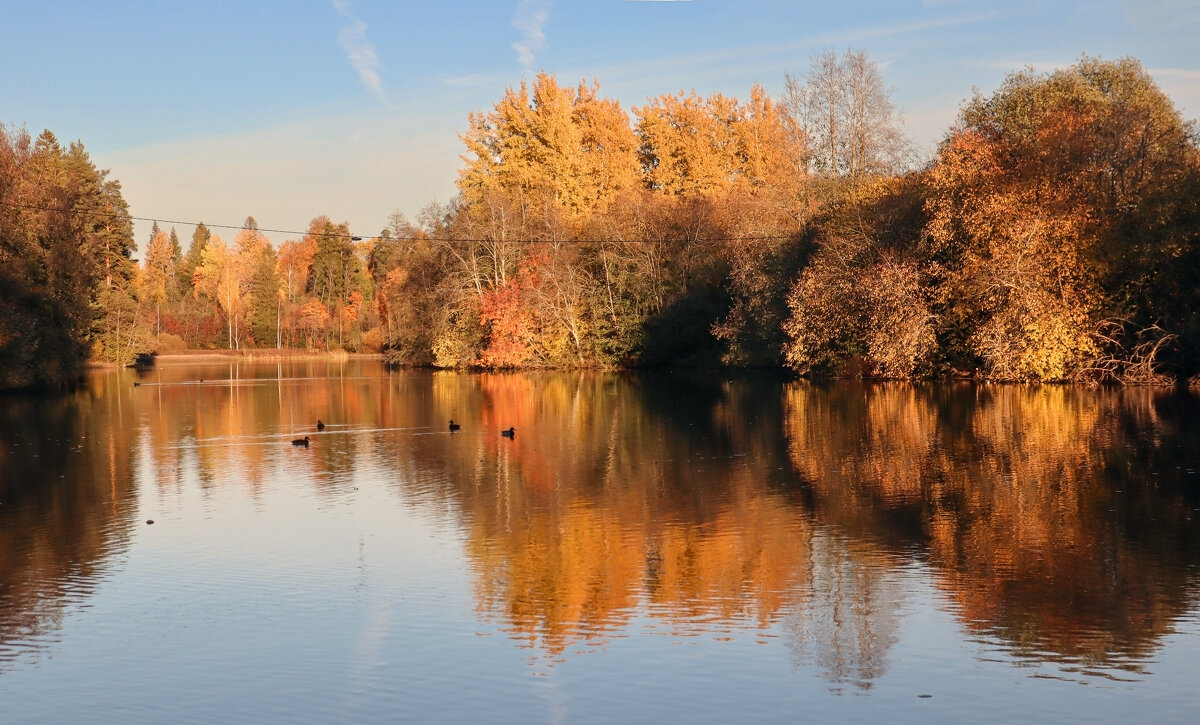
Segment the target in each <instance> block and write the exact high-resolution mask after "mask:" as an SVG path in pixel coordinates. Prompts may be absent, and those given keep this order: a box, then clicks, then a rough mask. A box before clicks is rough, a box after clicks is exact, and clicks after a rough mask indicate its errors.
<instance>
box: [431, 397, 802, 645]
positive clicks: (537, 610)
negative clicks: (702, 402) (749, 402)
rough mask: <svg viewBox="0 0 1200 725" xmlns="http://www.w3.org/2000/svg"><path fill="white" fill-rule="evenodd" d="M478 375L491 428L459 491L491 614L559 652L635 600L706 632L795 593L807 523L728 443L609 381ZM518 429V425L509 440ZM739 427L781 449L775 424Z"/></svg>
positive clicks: (632, 608)
mask: <svg viewBox="0 0 1200 725" xmlns="http://www.w3.org/2000/svg"><path fill="white" fill-rule="evenodd" d="M442 379H443V380H444V381H445V384H446V388H447V389H446V392H445V393H444V394H443V395H441V396H438V397H442V398H444V399H447V400H448V399H451V398H452V396H453V394H454V388H453V386H454V385H455V383H456V382H457V381H461V380H462V376H445V377H444V378H442ZM474 379H475V380H477V381H478V382H479V387H480V391H479V394H480V395H481V396H482V401H481V413H482V415H481V418H482V423H481V425H482V426H483V427H484V428H485V429H486V430H488V431H490V432H491V433H490V435H485V436H484V437H483V438H482V439H481V440H482V442H481V446H482V450H481V451H480V458H481V459H482V461H483V462H482V464H481V465H479V466H478V467H477V468H475V469H474V470H473V471H471V472H466V473H467V475H469V476H470V477H469V479H468V480H471V481H472V483H471V485H470V486H469V487H467V486H464V487H463V488H462V489H461V490H460V493H459V495H460V496H461V497H462V505H463V508H464V514H465V515H466V516H467V518H468V520H469V521H470V538H469V541H468V553H469V556H470V558H471V561H472V563H473V565H474V566H475V568H476V572H477V576H476V590H477V594H478V597H479V602H480V607H481V609H482V610H483V611H484V612H486V613H488V614H489V615H490V616H494V617H497V618H499V619H500V620H501V621H503V622H504V623H505V625H506V626H507V627H508V628H511V632H512V634H513V636H514V637H515V638H517V639H520V640H522V641H527V642H528V643H530V645H531V646H533V645H540V646H541V647H542V648H543V650H544V651H545V652H546V653H547V654H549V655H550V656H552V657H555V656H558V655H560V654H561V653H562V652H563V651H564V650H565V648H566V647H568V646H569V645H570V644H572V643H574V642H584V641H588V642H595V641H598V640H603V639H604V638H605V637H606V636H610V635H611V633H612V632H613V631H614V630H616V629H618V628H619V627H621V626H624V625H625V624H627V623H628V621H629V620H630V618H631V617H632V616H633V615H634V614H635V612H639V608H645V609H646V611H647V612H648V614H649V616H651V617H652V618H655V619H658V620H661V621H662V622H663V623H664V625H665V626H666V627H667V628H668V629H670V630H672V631H675V632H679V633H698V632H707V633H712V632H714V631H731V630H734V629H750V630H756V629H765V628H767V627H769V626H771V625H772V624H773V623H775V622H778V621H779V620H780V619H781V618H782V617H783V615H784V614H785V612H786V611H787V610H788V608H789V607H790V606H792V605H793V604H794V603H795V598H796V596H797V592H798V591H800V590H801V589H803V587H804V586H805V584H806V582H807V581H808V577H809V575H808V573H807V570H808V567H809V561H808V551H807V539H808V535H807V529H808V527H807V523H806V518H805V516H804V514H803V512H802V511H801V510H799V509H798V508H797V507H795V506H793V505H791V504H790V503H789V502H788V501H787V500H786V499H785V498H784V497H783V496H781V495H780V494H778V493H774V492H772V491H770V490H769V487H768V485H767V484H768V480H767V479H766V477H764V476H763V475H761V471H759V470H757V469H756V468H755V467H751V466H747V465H744V463H745V460H744V459H743V458H741V457H740V456H739V457H733V456H731V455H729V454H731V453H732V452H733V450H734V449H733V445H734V444H727V443H722V444H720V445H718V446H717V447H716V449H714V448H713V447H712V444H711V443H705V442H704V441H703V440H702V439H700V438H695V437H689V436H690V435H691V434H689V433H688V432H687V429H686V427H683V428H682V429H680V428H675V427H673V426H671V425H670V424H669V423H667V422H666V421H663V420H656V419H654V418H653V417H650V416H648V415H647V411H646V410H645V408H644V402H643V401H642V400H640V399H639V398H638V397H637V394H636V392H635V391H636V388H635V387H632V386H627V385H623V384H614V383H615V382H616V380H615V378H613V377H608V376H577V375H542V376H531V375H484V376H479V377H477V378H474ZM435 389H436V387H435ZM457 392H458V393H459V394H461V392H462V391H457ZM724 393H725V394H724V395H723V396H722V400H723V401H724V405H723V406H721V412H720V413H719V414H718V417H719V418H722V419H724V418H726V416H728V419H729V420H732V419H736V418H738V417H739V416H737V415H736V414H731V413H730V410H729V407H730V406H735V407H736V405H737V401H738V395H737V391H736V390H732V391H731V390H726V391H724ZM742 412H743V413H744V411H742ZM727 422H729V421H727ZM509 424H511V425H515V426H516V427H517V430H518V433H517V436H516V438H515V440H512V441H502V440H501V439H500V437H499V436H498V434H497V433H496V431H498V430H499V429H500V428H501V427H505V426H506V425H509ZM722 425H723V424H722ZM734 427H736V428H738V430H736V432H734V431H730V432H729V434H728V435H727V436H725V437H726V438H727V440H729V441H736V446H737V449H739V450H744V451H754V450H759V451H762V452H763V453H764V454H765V455H764V458H763V459H761V460H768V461H769V460H778V456H779V455H780V454H781V453H782V452H781V451H779V450H778V449H775V450H774V451H773V452H772V451H771V448H772V446H771V444H770V443H768V442H767V441H769V440H770V438H771V436H770V433H769V431H770V430H771V428H770V427H762V428H761V429H760V430H757V431H751V430H747V429H746V427H745V425H744V424H741V425H739V426H734ZM523 431H526V432H525V433H523ZM551 432H552V434H551V435H546V433H551ZM539 433H541V435H539ZM535 436H536V439H535ZM689 460H692V461H695V465H692V464H689V463H688V461H689ZM701 461H707V462H704V463H701ZM772 470H773V469H772Z"/></svg>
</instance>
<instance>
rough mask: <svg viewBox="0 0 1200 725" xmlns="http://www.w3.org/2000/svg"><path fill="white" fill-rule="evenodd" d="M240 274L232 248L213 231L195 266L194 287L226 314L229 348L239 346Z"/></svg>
mask: <svg viewBox="0 0 1200 725" xmlns="http://www.w3.org/2000/svg"><path fill="white" fill-rule="evenodd" d="M242 274H243V271H242V269H241V267H240V266H239V264H238V259H237V253H236V252H235V250H233V249H231V248H230V247H229V245H227V244H226V243H225V240H223V239H221V237H220V236H218V235H216V234H213V235H212V236H211V237H210V238H209V241H208V244H207V245H205V247H204V253H203V257H202V261H201V263H200V266H199V267H197V268H196V291H197V293H200V294H204V295H206V296H208V297H209V298H210V299H213V300H215V301H216V302H217V304H218V305H220V307H221V310H222V312H224V314H225V325H226V344H227V346H228V347H229V349H231V350H232V349H240V348H241V323H242V320H243V315H244V309H243V306H242V293H241V292H242Z"/></svg>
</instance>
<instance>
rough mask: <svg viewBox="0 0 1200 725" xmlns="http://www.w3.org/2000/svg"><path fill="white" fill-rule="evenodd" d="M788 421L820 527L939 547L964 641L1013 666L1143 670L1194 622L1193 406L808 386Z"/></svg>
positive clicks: (1094, 397)
mask: <svg viewBox="0 0 1200 725" xmlns="http://www.w3.org/2000/svg"><path fill="white" fill-rule="evenodd" d="M1181 405H1182V406H1184V407H1185V408H1187V409H1188V410H1189V411H1190V416H1191V417H1190V418H1189V416H1188V415H1180V410H1179V408H1178V406H1181ZM787 406H788V426H787V428H788V434H789V439H790V445H791V452H792V460H793V462H794V463H795V465H796V467H797V468H798V469H799V470H800V471H801V472H802V473H803V475H804V476H805V478H807V479H808V480H809V481H810V482H811V485H812V489H813V491H814V506H815V513H816V515H817V517H818V518H819V519H820V520H823V521H829V522H832V523H836V524H838V525H839V526H841V527H842V528H843V529H844V530H845V531H847V532H848V533H849V534H850V535H852V536H854V537H855V538H857V539H861V540H877V541H884V542H888V543H890V544H893V545H906V544H907V545H911V544H912V543H913V542H920V543H921V544H922V545H923V546H925V547H928V549H929V551H930V554H931V562H932V563H933V564H934V565H935V567H936V570H937V571H938V572H939V580H938V581H939V584H940V586H941V587H942V588H943V589H944V590H945V591H946V592H947V594H948V596H949V597H950V598H951V600H952V601H953V602H954V603H955V605H956V607H957V611H958V613H959V616H960V618H961V620H962V621H963V622H964V624H965V626H966V627H968V628H969V629H970V630H972V631H975V632H979V633H981V634H984V635H987V636H989V637H994V638H996V639H997V640H998V641H999V643H1000V644H1001V646H1003V647H1004V648H1006V649H1007V650H1009V652H1010V654H1011V656H1016V657H1019V658H1030V659H1033V660H1042V659H1048V660H1053V661H1058V662H1060V663H1065V666H1066V667H1067V668H1068V669H1070V668H1073V667H1076V666H1080V667H1089V666H1099V667H1107V668H1119V669H1129V670H1136V669H1137V668H1138V667H1140V662H1141V661H1142V660H1144V659H1145V658H1146V657H1147V656H1148V655H1149V654H1150V652H1151V650H1152V649H1153V648H1154V647H1155V646H1157V643H1158V642H1159V641H1160V639H1161V637H1162V635H1164V634H1165V633H1167V632H1169V631H1170V630H1171V626H1172V623H1173V622H1174V621H1175V620H1176V619H1177V618H1178V617H1179V616H1180V615H1181V614H1182V613H1184V612H1185V611H1186V609H1187V607H1188V601H1189V591H1190V590H1192V589H1194V586H1195V582H1194V581H1193V580H1192V579H1190V578H1189V576H1188V573H1187V572H1188V568H1189V567H1190V566H1194V565H1195V563H1196V562H1197V560H1198V559H1200V556H1198V554H1200V535H1198V534H1200V532H1198V530H1197V528H1196V525H1195V524H1194V523H1193V522H1192V520H1191V510H1192V508H1193V507H1194V506H1195V501H1194V500H1190V499H1189V498H1188V496H1189V493H1188V488H1187V485H1185V484H1184V482H1183V481H1182V480H1179V476H1178V474H1177V472H1178V471H1180V470H1185V469H1186V467H1187V466H1183V467H1182V468H1176V466H1179V465H1180V463H1181V461H1179V460H1178V459H1177V457H1178V456H1180V455H1192V456H1194V455H1195V453H1187V451H1192V452H1194V451H1196V450H1197V449H1196V444H1197V443H1198V442H1200V441H1198V440H1197V429H1196V426H1195V423H1192V422H1189V421H1190V420H1194V417H1195V416H1194V412H1195V406H1196V402H1195V400H1194V399H1182V402H1181V398H1179V397H1178V396H1177V395H1176V394H1175V393H1173V392H1163V391H1157V390H1124V391H1104V390H1100V391H1096V390H1079V389H1073V388H1064V387H1039V388H1018V387H1001V388H996V387H984V388H977V387H967V386H964V387H961V388H946V387H935V388H923V387H919V386H911V385H882V386H838V387H834V388H830V389H818V388H815V387H812V386H809V385H803V384H797V385H793V386H791V387H790V388H789V390H788V392H787ZM1191 460H1192V463H1190V464H1188V465H1190V466H1191V467H1193V468H1194V466H1195V462H1194V458H1193V459H1191ZM1172 479H1173V480H1172ZM1190 495H1191V496H1192V497H1193V498H1194V497H1195V491H1194V489H1192V493H1191V494H1190Z"/></svg>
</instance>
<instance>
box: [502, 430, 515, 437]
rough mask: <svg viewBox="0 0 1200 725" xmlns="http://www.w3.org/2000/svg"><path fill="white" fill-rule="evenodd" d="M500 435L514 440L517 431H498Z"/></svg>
mask: <svg viewBox="0 0 1200 725" xmlns="http://www.w3.org/2000/svg"><path fill="white" fill-rule="evenodd" d="M500 435H502V436H504V437H505V438H516V437H517V429H516V428H509V429H508V430H502V431H500Z"/></svg>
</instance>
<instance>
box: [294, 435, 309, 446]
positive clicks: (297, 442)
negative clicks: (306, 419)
mask: <svg viewBox="0 0 1200 725" xmlns="http://www.w3.org/2000/svg"><path fill="white" fill-rule="evenodd" d="M292 445H294V446H304V447H305V448H308V436H304V437H303V438H297V439H296V440H294V441H292Z"/></svg>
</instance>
